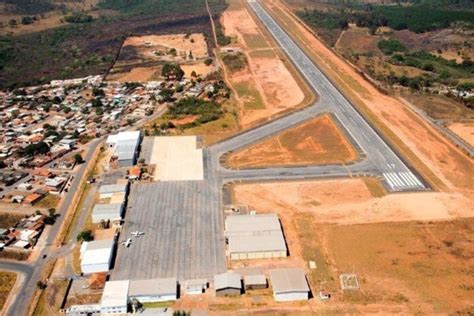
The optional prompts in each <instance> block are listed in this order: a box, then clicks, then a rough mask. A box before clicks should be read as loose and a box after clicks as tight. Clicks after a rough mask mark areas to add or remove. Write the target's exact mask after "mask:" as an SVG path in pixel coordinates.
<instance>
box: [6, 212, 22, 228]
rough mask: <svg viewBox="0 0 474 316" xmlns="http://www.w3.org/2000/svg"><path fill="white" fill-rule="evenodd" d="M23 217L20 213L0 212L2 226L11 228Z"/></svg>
mask: <svg viewBox="0 0 474 316" xmlns="http://www.w3.org/2000/svg"><path fill="white" fill-rule="evenodd" d="M23 217H24V216H22V215H18V214H9V213H0V228H9V227H11V226H13V225H15V224H16V223H18V221H19V220H20V219H22V218H23Z"/></svg>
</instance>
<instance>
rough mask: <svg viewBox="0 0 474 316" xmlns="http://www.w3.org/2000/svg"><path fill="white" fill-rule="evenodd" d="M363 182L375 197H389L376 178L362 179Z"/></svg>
mask: <svg viewBox="0 0 474 316" xmlns="http://www.w3.org/2000/svg"><path fill="white" fill-rule="evenodd" d="M362 180H363V181H364V183H365V186H366V187H367V189H368V190H369V192H370V194H372V196H373V197H377V198H378V197H383V196H385V195H387V191H385V189H384V187H383V186H382V184H381V183H380V181H379V180H377V179H374V178H362Z"/></svg>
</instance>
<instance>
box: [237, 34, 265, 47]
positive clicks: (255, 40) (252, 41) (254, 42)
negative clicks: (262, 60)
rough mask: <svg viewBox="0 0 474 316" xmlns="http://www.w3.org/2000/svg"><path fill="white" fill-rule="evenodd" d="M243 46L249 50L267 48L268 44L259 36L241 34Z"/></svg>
mask: <svg viewBox="0 0 474 316" xmlns="http://www.w3.org/2000/svg"><path fill="white" fill-rule="evenodd" d="M243 38H244V41H245V44H246V45H247V47H248V48H250V49H260V48H267V47H268V44H267V41H266V40H265V38H264V37H263V36H262V35H260V34H243Z"/></svg>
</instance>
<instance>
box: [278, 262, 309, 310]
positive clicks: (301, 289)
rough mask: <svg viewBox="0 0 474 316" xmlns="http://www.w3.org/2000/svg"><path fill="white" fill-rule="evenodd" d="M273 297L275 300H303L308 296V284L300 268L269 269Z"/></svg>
mask: <svg viewBox="0 0 474 316" xmlns="http://www.w3.org/2000/svg"><path fill="white" fill-rule="evenodd" d="M270 281H271V283H272V288H273V298H274V299H275V301H277V302H288V301H304V300H307V299H308V298H309V292H310V289H309V286H308V282H307V280H306V275H305V274H304V271H303V270H302V269H275V270H271V271H270Z"/></svg>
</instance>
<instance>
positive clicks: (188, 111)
mask: <svg viewBox="0 0 474 316" xmlns="http://www.w3.org/2000/svg"><path fill="white" fill-rule="evenodd" d="M223 114H224V112H223V111H222V108H221V106H220V105H219V104H217V103H216V102H214V101H205V100H202V99H198V98H195V97H190V98H184V99H181V100H179V101H178V102H176V103H175V104H173V105H172V106H171V107H170V108H169V110H168V115H169V116H170V118H171V119H179V118H183V117H185V116H192V115H196V116H198V118H197V119H196V120H195V121H193V122H191V123H188V124H186V125H184V128H189V127H194V126H197V125H200V124H204V123H207V122H211V121H215V120H217V119H219V118H220V117H222V115H223Z"/></svg>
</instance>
